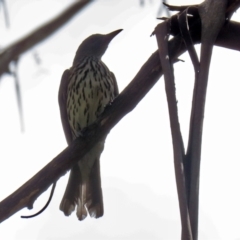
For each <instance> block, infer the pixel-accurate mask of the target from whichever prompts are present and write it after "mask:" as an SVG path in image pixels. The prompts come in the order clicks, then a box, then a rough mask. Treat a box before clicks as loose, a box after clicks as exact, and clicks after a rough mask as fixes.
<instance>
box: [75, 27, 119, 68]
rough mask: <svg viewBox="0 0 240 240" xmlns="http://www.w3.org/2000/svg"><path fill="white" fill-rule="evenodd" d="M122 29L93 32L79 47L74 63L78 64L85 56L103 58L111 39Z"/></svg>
mask: <svg viewBox="0 0 240 240" xmlns="http://www.w3.org/2000/svg"><path fill="white" fill-rule="evenodd" d="M121 31H122V29H119V30H116V31H114V32H111V33H108V34H105V35H104V34H93V35H91V36H89V37H88V38H86V39H85V40H84V41H83V42H82V43H81V44H80V46H79V47H78V50H77V52H76V55H75V58H74V61H73V65H75V64H78V63H79V62H81V60H82V59H83V58H85V57H95V58H99V59H101V57H102V56H103V54H104V53H105V52H106V50H107V48H108V44H109V43H110V42H111V40H112V39H113V38H114V37H115V36H116V35H117V34H118V33H120V32H121Z"/></svg>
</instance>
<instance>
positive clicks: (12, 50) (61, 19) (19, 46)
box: [0, 0, 92, 76]
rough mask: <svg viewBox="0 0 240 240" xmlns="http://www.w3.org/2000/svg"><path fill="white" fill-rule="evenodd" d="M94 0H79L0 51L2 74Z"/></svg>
mask: <svg viewBox="0 0 240 240" xmlns="http://www.w3.org/2000/svg"><path fill="white" fill-rule="evenodd" d="M90 2H92V0H81V1H80V0H78V1H76V2H75V3H73V4H72V5H71V6H70V7H68V8H67V9H66V10H65V11H63V12H62V13H61V14H60V15H58V16H57V17H55V18H54V19H52V20H51V21H50V22H47V23H46V24H44V25H43V26H41V27H39V28H37V29H36V30H34V31H33V32H32V33H29V34H28V35H27V36H25V37H23V38H22V39H20V40H19V41H17V42H16V43H13V44H12V45H10V46H8V47H6V48H5V49H4V50H2V51H1V52H0V76H1V75H2V74H3V73H8V72H9V69H8V66H9V64H10V62H11V61H13V60H16V59H17V58H18V57H19V56H20V55H21V54H22V53H24V52H26V51H27V50H28V49H30V48H31V47H33V46H34V45H36V44H38V43H39V42H41V41H42V40H44V39H45V38H47V37H49V36H50V35H51V34H52V33H54V32H55V31H56V30H58V29H59V28H60V27H61V26H62V25H63V24H64V23H66V22H67V21H68V20H70V19H71V18H72V17H73V16H74V14H76V13H77V12H79V11H80V10H82V9H83V8H84V7H85V6H86V5H87V4H88V3H90Z"/></svg>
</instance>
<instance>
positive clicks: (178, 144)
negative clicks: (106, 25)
mask: <svg viewBox="0 0 240 240" xmlns="http://www.w3.org/2000/svg"><path fill="white" fill-rule="evenodd" d="M155 34H156V37H157V42H158V49H159V56H160V60H161V65H162V68H163V72H164V79H165V89H166V94H167V101H168V111H169V117H170V125H171V133H172V143H173V152H174V166H175V175H176V184H177V191H178V200H179V208H180V215H181V223H182V240H192V231H191V225H190V218H189V212H188V204H187V196H186V184H185V175H184V165H183V159H184V156H185V152H184V144H183V140H182V135H181V130H180V124H179V120H178V109H177V100H176V94H175V82H174V74H173V66H172V63H170V60H169V51H168V36H169V21H165V22H163V23H161V24H159V25H158V26H157V27H156V29H155Z"/></svg>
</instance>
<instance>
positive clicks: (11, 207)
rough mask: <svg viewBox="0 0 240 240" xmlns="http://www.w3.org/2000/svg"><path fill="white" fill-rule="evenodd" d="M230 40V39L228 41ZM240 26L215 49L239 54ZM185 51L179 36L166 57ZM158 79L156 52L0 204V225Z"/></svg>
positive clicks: (27, 204)
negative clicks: (88, 123) (84, 126)
mask: <svg viewBox="0 0 240 240" xmlns="http://www.w3.org/2000/svg"><path fill="white" fill-rule="evenodd" d="M199 27H200V26H198V27H195V29H194V31H193V35H192V38H193V42H194V43H195V44H196V43H199V42H200V35H199V31H200V28H199ZM231 36H234V39H231V38H230V37H231ZM239 42H240V24H239V23H236V22H230V23H229V24H228V25H227V26H225V27H224V29H223V30H222V31H221V33H220V35H219V37H218V40H217V42H216V45H218V46H222V47H225V48H230V49H233V50H238V51H240V44H239ZM185 51H186V47H185V44H184V43H183V41H182V38H181V36H175V37H174V38H173V39H171V40H170V41H169V55H170V58H171V59H176V58H178V57H179V55H181V54H182V53H184V52H185ZM161 75H162V68H161V64H160V60H159V54H158V51H156V52H155V53H153V54H152V56H151V57H150V58H149V59H148V61H147V62H146V63H145V64H144V65H143V66H142V68H141V69H140V70H139V72H138V73H137V75H136V76H135V77H134V79H133V80H132V81H131V82H130V84H129V85H128V86H127V87H126V88H125V89H124V90H123V91H122V93H121V94H120V95H119V96H118V97H117V98H116V99H115V100H114V102H113V103H112V104H111V105H110V106H108V107H107V108H106V110H105V111H104V113H103V114H102V115H101V117H100V118H99V120H98V121H97V123H95V124H93V125H92V126H90V127H89V128H88V129H87V130H86V131H84V133H85V134H84V137H79V138H77V139H76V140H75V141H73V143H72V144H71V145H69V146H68V147H67V148H66V149H65V150H63V151H62V152H61V153H60V154H59V155H58V156H57V157H55V158H54V159H53V160H52V161H51V162H50V163H48V164H47V165H46V166H45V167H44V168H43V169H42V170H40V171H39V172H38V173H37V174H36V175H35V176H33V177H32V178H31V179H30V180H29V181H28V182H26V183H25V184H24V185H22V186H21V187H20V188H19V189H17V190H16V191H15V192H14V193H12V194H11V195H10V196H8V197H7V198H6V199H4V200H3V201H2V202H0V222H2V221H4V220H6V219H7V218H9V217H10V216H12V215H13V214H14V213H16V212H17V211H19V210H21V209H22V208H24V207H28V208H31V207H32V205H33V203H34V201H35V200H36V199H37V197H38V196H39V195H40V194H41V193H43V192H44V191H45V190H46V189H47V188H48V187H49V186H50V185H51V184H52V183H53V182H55V181H57V180H58V179H59V178H60V177H61V176H63V175H64V174H65V173H66V172H67V171H68V170H69V169H70V168H71V166H72V165H73V164H75V163H76V162H77V161H79V159H81V158H82V157H83V156H84V155H85V154H86V153H87V152H88V151H89V150H90V149H91V148H92V147H93V146H94V145H95V144H96V143H97V142H98V141H99V140H100V139H101V138H102V136H105V135H106V134H107V133H108V132H109V131H110V130H111V129H112V128H113V127H114V126H115V125H116V124H117V123H118V122H119V121H120V120H121V119H122V118H123V117H124V116H125V115H126V114H127V113H129V112H131V111H132V110H133V109H134V108H135V107H136V105H137V104H138V103H139V102H140V101H141V100H142V99H143V98H144V96H145V95H146V94H147V93H148V91H149V90H150V89H151V88H152V87H153V86H154V84H155V83H156V82H157V81H158V79H159V78H160V77H161Z"/></svg>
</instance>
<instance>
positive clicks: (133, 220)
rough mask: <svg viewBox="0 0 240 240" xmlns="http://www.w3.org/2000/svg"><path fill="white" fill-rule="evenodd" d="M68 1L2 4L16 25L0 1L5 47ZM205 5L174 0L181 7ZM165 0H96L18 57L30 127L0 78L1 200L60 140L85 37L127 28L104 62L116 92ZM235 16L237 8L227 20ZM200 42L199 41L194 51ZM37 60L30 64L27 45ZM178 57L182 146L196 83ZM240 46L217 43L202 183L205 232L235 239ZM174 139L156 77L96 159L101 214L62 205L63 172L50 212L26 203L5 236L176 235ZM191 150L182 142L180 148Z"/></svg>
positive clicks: (122, 238) (148, 49) (144, 50)
mask: <svg viewBox="0 0 240 240" xmlns="http://www.w3.org/2000/svg"><path fill="white" fill-rule="evenodd" d="M69 2H70V1H67V0H51V1H49V0H41V1H37V0H35V1H30V0H22V1H17V0H8V1H7V5H8V7H9V14H10V21H11V28H10V29H6V28H5V25H4V20H3V14H2V9H0V36H1V39H0V44H1V47H4V46H6V45H8V44H10V43H12V42H13V41H14V40H16V39H19V38H20V37H22V36H24V35H25V34H26V33H28V32H29V31H31V30H32V29H34V28H35V27H37V26H39V25H40V24H42V23H44V22H46V21H47V20H48V19H51V17H53V16H55V15H56V14H57V13H59V12H60V11H61V10H63V9H64V8H65V7H66V6H67V5H68V4H69ZM199 2H200V1H190V0H189V1H186V0H182V1H177V0H175V1H169V3H171V4H179V3H181V4H182V5H184V4H188V3H199ZM159 4H160V1H158V0H152V1H147V0H146V4H145V6H144V7H140V6H139V1H137V0H131V1H127V0H124V1H117V0H112V1H110V0H99V1H96V2H95V3H93V4H92V5H91V6H89V7H88V8H86V9H85V10H84V11H83V12H81V13H80V14H78V15H76V16H75V17H74V18H73V19H72V20H71V21H70V22H68V23H67V24H66V25H65V26H64V27H63V28H61V29H60V30H59V31H57V32H56V33H55V34H54V35H52V36H51V37H50V38H48V39H47V40H46V41H44V42H42V43H41V44H39V45H37V46H36V47H35V48H34V49H31V50H30V51H28V52H27V53H25V54H24V55H23V56H22V58H21V59H20V62H19V77H20V81H21V88H22V95H23V108H24V120H25V127H26V131H25V132H24V133H23V134H22V133H21V132H20V124H19V115H18V110H17V103H16V96H15V91H14V88H13V79H12V78H11V77H8V76H5V77H3V78H2V79H1V81H0V116H1V119H0V146H1V151H0V159H1V162H0V163H1V168H0V189H1V191H0V199H4V198H5V197H7V196H8V195H9V194H11V193H12V192H13V191H15V190H16V189H17V188H18V187H20V186H21V185H22V184H23V183H24V182H25V181H27V180H28V179H29V178H30V177H32V176H33V175H34V174H35V173H36V172H37V171H39V170H40V169H41V168H42V167H43V166H45V165H46V164H47V163H48V162H49V161H50V160H51V159H52V158H53V157H55V156H56V155H57V154H58V153H59V152H60V151H62V150H63V149H64V148H65V147H66V142H65V138H64V134H63V130H62V127H61V123H60V116H59V108H58V102H57V93H58V87H59V83H60V79H61V75H62V72H63V71H64V70H65V69H66V68H68V67H70V66H71V63H72V60H73V57H74V54H75V51H76V49H77V47H78V45H79V44H80V43H81V41H82V40H83V39H85V38H86V37H88V36H89V35H91V34H93V33H108V32H111V31H113V30H116V29H120V28H123V29H124V31H123V32H121V33H120V34H119V35H118V36H117V37H116V38H114V40H113V41H112V43H111V44H110V46H109V49H108V51H107V53H106V54H105V55H104V57H103V61H104V62H105V63H106V64H107V65H108V67H109V68H110V69H111V70H112V71H113V72H114V73H115V75H116V77H117V80H118V84H119V88H120V91H121V90H122V89H124V87H125V86H127V84H128V83H129V82H130V81H131V79H132V78H133V77H134V76H135V74H136V73H137V71H138V70H139V68H140V67H141V66H142V64H143V63H144V62H145V61H146V60H147V59H148V57H149V56H150V55H151V54H152V52H154V51H155V50H156V46H157V44H156V40H155V38H154V37H152V38H150V37H149V36H150V34H151V33H152V31H153V29H154V28H155V26H156V25H157V24H158V22H159V21H157V20H156V13H157V11H158V8H159ZM234 18H235V20H238V21H239V20H240V16H239V14H236V16H235V17H234ZM198 49H199V48H198ZM34 52H37V53H38V54H39V56H40V58H41V65H37V64H36V63H35V62H34V60H33V53H34ZM181 59H183V60H185V62H184V63H182V62H180V63H178V64H176V65H175V76H176V85H177V97H178V106H179V115H180V124H181V129H182V133H183V137H184V141H185V144H186V142H187V137H188V122H189V114H190V113H189V111H190V107H191V94H192V88H193V77H194V73H193V69H192V66H191V62H190V60H189V57H188V55H187V54H184V55H183V56H182V57H181ZM239 62H240V56H239V53H238V52H234V51H230V50H225V49H220V48H215V49H214V54H213V61H212V65H211V67H212V68H211V71H210V79H209V87H208V94H207V103H206V113H205V122H204V135H203V150H202V164H201V183H200V220H199V221H200V222H199V239H200V240H202V239H203V240H205V239H206V240H207V239H209V240H215V239H216V240H219V239H222V240H225V239H234V240H239V239H240V230H239V223H240V204H239V202H240V190H239V189H240V187H239V186H240V174H239V170H240V163H239V161H240V154H239V151H238V149H239V145H240V141H239V134H240V127H239V122H240V114H239V111H238V110H239V102H240V95H239V87H240V84H239V71H238V70H239ZM171 147H172V145H171V135H170V128H169V121H168V110H167V104H166V97H165V90H164V84H163V79H160V81H159V82H158V83H157V84H156V86H155V87H154V88H153V89H152V90H151V91H150V92H149V94H148V95H147V96H146V97H145V98H144V99H143V101H142V102H141V103H140V104H139V105H138V106H137V107H136V109H134V111H133V112H131V113H130V114H129V115H127V116H126V117H125V118H124V119H123V120H122V121H121V122H120V123H119V124H118V125H117V126H116V127H115V128H114V129H113V130H112V131H111V133H110V135H109V136H108V138H107V141H106V144H105V150H104V152H103V154H102V157H101V175H102V188H103V196H104V207H105V213H104V216H103V217H102V218H100V219H98V220H95V219H91V218H87V219H86V220H84V221H83V222H79V221H78V220H77V217H76V215H75V213H73V214H72V215H71V216H70V217H65V216H64V215H63V213H62V212H60V211H59V204H60V201H61V198H62V196H63V193H64V190H65V187H66V183H67V180H68V175H65V176H64V177H62V178H61V179H60V180H59V181H58V183H57V188H56V190H55V195H54V197H53V200H52V202H51V204H50V206H49V208H48V209H47V210H46V211H45V212H44V213H43V214H41V215H40V216H38V217H36V218H33V219H28V220H25V219H21V218H20V216H21V215H29V214H32V213H35V212H36V211H38V210H39V209H40V208H41V207H42V206H43V205H44V204H45V202H46V201H47V199H48V196H49V191H47V192H46V193H44V194H43V195H41V196H40V197H39V199H38V200H37V201H36V202H35V204H34V209H33V210H32V211H28V210H27V209H23V210H22V211H21V212H18V213H16V214H15V215H13V216H12V217H11V218H9V219H8V220H6V221H5V222H3V223H2V224H1V226H0V239H6V240H13V239H14V240H15V239H24V240H28V239H29V240H30V239H31V240H35V239H36V240H42V239H44V240H50V239H61V240H63V239H69V240H75V239H99V240H100V239H104V240H106V239H111V240H112V239H113V240H117V239H118V240H126V239H128V240H131V239H144V240H145V239H150V240H151V239H164V240H165V239H173V240H175V239H180V231H181V227H180V217H179V209H178V200H177V193H176V186H175V176H174V166H173V158H172V148H171ZM185 147H186V146H185Z"/></svg>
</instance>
